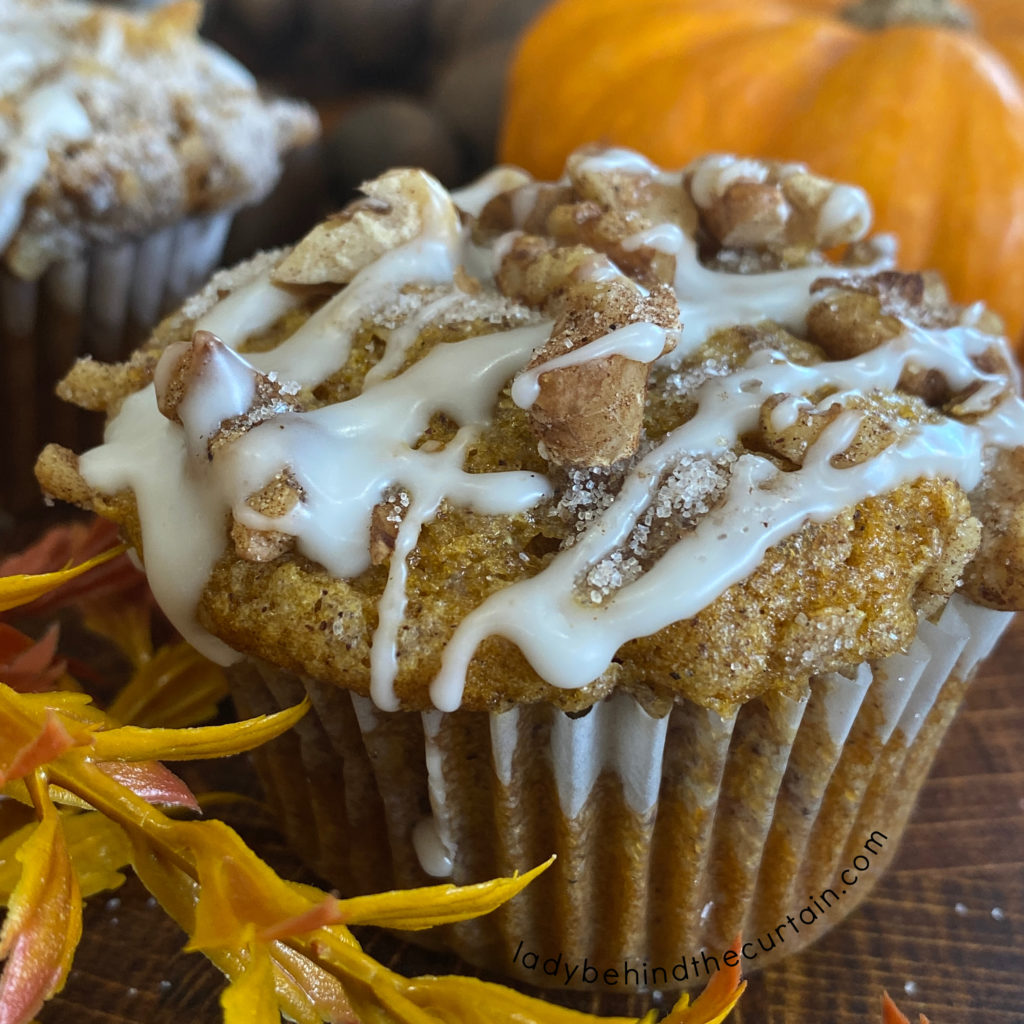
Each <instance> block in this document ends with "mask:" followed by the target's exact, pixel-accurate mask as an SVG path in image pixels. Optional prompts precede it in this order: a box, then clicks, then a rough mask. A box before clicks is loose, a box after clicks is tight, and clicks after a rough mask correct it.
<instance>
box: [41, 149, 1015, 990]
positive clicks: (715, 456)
mask: <svg viewBox="0 0 1024 1024" xmlns="http://www.w3.org/2000/svg"><path fill="white" fill-rule="evenodd" d="M365 193H366V194H365V197H364V198H363V199H361V200H359V201H357V202H355V203H353V204H352V205H351V206H349V207H348V208H347V209H345V210H343V211H342V212H341V213H340V214H338V215H337V216H335V217H333V218H331V219H329V220H328V221H326V222H325V223H323V224H321V225H319V226H318V227H316V228H315V229H314V230H313V231H312V232H311V233H310V234H309V235H308V236H307V237H306V238H305V239H303V240H302V241H301V242H300V243H299V244H298V245H296V246H295V247H293V248H291V249H287V250H281V251H276V252H271V253H267V254H264V255H262V256H260V257H258V258H257V259H255V260H252V261H250V262H248V263H246V264H243V265H241V266H239V267H237V268H235V269H233V270H230V271H225V272H222V273H220V274H218V275H217V276H215V277H214V278H213V280H212V281H211V282H210V284H209V285H208V286H207V287H206V288H205V289H204V290H203V291H202V292H201V293H199V294H198V295H197V296H196V297H194V298H193V299H190V300H189V301H188V302H186V303H185V304H184V306H183V307H182V308H181V310H180V311H179V312H178V313H176V314H174V315H173V316H171V317H170V318H168V319H167V320H165V321H164V322H163V323H162V324H161V325H160V327H159V328H158V329H157V331H156V332H155V334H154V336H153V337H152V339H151V340H150V341H149V342H148V343H147V344H146V345H145V346H144V347H143V348H142V349H141V350H139V352H137V353H136V354H135V355H134V356H133V357H132V358H131V359H130V360H129V361H128V362H126V363H122V364H120V365H115V366H101V365H99V364H97V363H94V362H86V363H82V364H79V366H77V367H76V368H75V369H74V370H73V371H72V372H71V374H69V376H68V377H67V378H66V379H65V381H64V383H63V385H62V390H63V393H64V394H65V395H66V396H67V397H68V398H70V399H71V400H73V401H76V402H78V403H79V404H81V405H84V406H85V407H87V408H92V409H105V410H106V411H107V413H108V415H109V417H110V419H109V424H108V427H107V432H106V437H105V443H104V444H103V445H102V446H101V447H99V448H97V449H94V450H92V451H90V452H87V453H86V454H84V455H82V456H81V457H79V456H77V455H75V454H73V453H72V452H70V451H68V450H66V449H62V448H60V447H57V446H51V447H50V448H48V449H47V450H46V451H45V452H44V453H43V455H42V457H41V458H40V461H39V464H38V467H37V473H38V475H39V478H40V481H41V483H42V485H43V487H44V489H45V490H46V491H48V492H49V493H51V494H53V495H55V496H57V497H60V498H63V499H65V500H69V501H74V502H77V503H79V504H81V505H84V506H85V507H88V508H91V509H94V510H96V511H98V512H100V513H101V514H103V515H106V516H109V517H111V518H113V519H115V520H117V521H118V522H119V523H121V525H122V527H123V529H124V531H125V533H126V535H127V537H128V538H129V539H130V541H131V543H132V544H133V545H134V547H135V548H136V550H137V551H138V552H139V553H140V555H141V557H142V558H143V561H144V563H145V567H146V571H147V574H148V576H149V579H150V582H151V585H152V587H153V590H154V592H155V594H156V597H157V599H158V600H159V601H160V602H161V604H162V605H163V607H164V609H165V610H166V611H167V613H168V614H169V615H170V617H171V619H172V620H173V621H174V622H175V623H176V624H177V625H178V628H179V629H180V630H181V631H182V632H183V634H184V635H185V636H187V637H188V638H189V639H190V640H191V641H192V642H193V643H194V644H196V646H198V647H199V648H200V649H201V650H203V651H205V652H206V653H207V654H208V655H209V656H210V657H213V658H215V659H217V660H219V661H222V662H224V663H225V664H230V665H231V675H232V679H233V687H234V696H235V700H236V703H237V705H238V707H239V710H240V711H241V712H242V713H244V714H251V713H258V712H267V711H271V710H274V709H276V708H279V707H281V706H284V705H287V704H290V703H293V702H295V701H297V700H299V699H301V697H302V696H303V695H306V694H308V695H309V696H310V698H311V699H312V707H313V709H312V711H311V713H310V714H309V715H307V716H306V718H305V719H304V720H303V721H302V722H301V723H300V725H299V727H298V728H297V729H296V730H295V732H294V734H292V735H290V736H288V737H283V738H282V739H280V740H278V741H275V743H274V744H273V745H272V746H270V747H268V748H267V749H266V750H265V751H264V752H263V753H262V755H261V757H260V760H259V765H260V769H261V772H262V774H263V778H264V781H265V783H266V786H267V790H268V793H269V794H270V796H271V798H272V799H273V800H274V802H275V804H276V806H277V807H278V810H279V813H280V816H281V820H282V823H283V825H284V827H285V829H286V831H287V833H288V834H289V836H290V838H291V839H292V841H293V843H294V844H295V846H296V848H297V849H298V850H299V851H300V852H301V853H302V854H303V855H304V856H305V857H306V858H307V860H308V861H309V863H310V864H311V865H313V866H314V867H315V868H316V869H317V870H318V871H319V872H320V873H321V874H322V875H323V876H324V877H325V878H327V879H329V880H330V881H331V882H333V883H334V884H336V885H338V886H339V887H340V888H342V889H343V890H344V891H346V892H362V891H370V890H375V889H380V888H387V887H394V886H411V885H420V884H425V883H426V882H428V881H430V879H431V878H452V879H453V880H455V881H456V882H459V883H469V882H476V881H480V880H483V879H485V878H488V877H491V876H493V875H496V874H507V873H509V872H512V871H515V870H523V869H526V868H528V867H531V866H533V865H534V864H536V863H537V862H539V861H542V860H545V859H547V858H548V857H549V856H550V855H551V854H552V853H555V854H557V855H558V860H557V861H556V862H555V864H554V865H553V866H552V867H551V868H550V869H549V870H548V871H547V872H546V873H545V874H544V875H543V876H541V878H540V879H538V880H537V881H536V882H535V883H533V884H532V885H531V886H530V888H529V889H528V890H527V891H526V892H524V893H523V894H522V895H520V896H519V897H517V898H516V900H514V901H513V902H512V903H511V904H510V905H509V906H507V907H506V908H503V909H502V910H501V911H500V912H497V913H495V914H493V915H490V916H489V917H488V918H486V919H484V920H481V921H474V922H468V923H465V924H461V925H458V926H453V927H451V928H450V929H448V931H447V933H446V934H445V941H446V942H447V943H448V944H449V946H450V947H451V948H453V949H455V950H456V951H457V952H459V953H460V954H461V955H462V956H464V957H465V958H466V959H467V960H469V961H471V962H473V963H475V964H478V965H480V966H483V967H487V968H490V969H492V970H495V971H498V972H501V973H503V974H509V975H512V976H514V977H517V978H519V979H520V980H523V981H527V982H534V983H540V984H544V983H547V984H553V985H558V986H560V987H569V988H573V987H581V986H582V987H588V986H589V987H594V986H597V987H601V986H604V987H607V988H612V989H616V990H618V991H622V990H623V987H625V988H633V989H637V988H646V987H657V988H665V987H673V986H678V985H680V984H689V983H698V984H702V983H703V982H704V980H705V979H706V972H707V971H708V970H710V967H709V964H710V963H711V960H712V958H715V959H714V962H715V963H716V964H718V963H720V962H721V960H722V957H723V955H724V951H725V950H726V949H727V948H728V946H729V945H730V943H731V942H732V941H733V939H734V938H735V936H736V935H737V934H738V933H741V932H742V935H743V936H744V938H745V940H746V941H745V942H744V944H743V946H742V947H741V948H742V956H743V958H744V959H743V963H744V967H745V968H746V969H754V968H757V967H762V966H765V965H766V964H768V963H770V962H771V961H772V959H773V958H775V957H777V956H780V955H782V953H783V952H784V951H790V952H792V951H793V950H795V949H798V948H800V947H801V946H802V945H803V944H804V943H806V942H807V941H810V940H811V939H813V938H815V937H816V936H817V935H820V934H821V932H822V931H823V930H824V929H825V928H827V927H828V926H830V925H832V924H835V923H836V922H837V921H838V920H839V919H840V918H841V917H842V916H843V915H844V914H845V913H847V912H848V911H849V910H850V909H852V908H853V907H854V906H855V905H856V904H857V902H858V901H859V899H861V898H863V896H864V895H865V894H866V893H867V891H869V889H870V885H871V882H872V881H873V880H874V879H876V878H877V877H878V876H879V874H880V872H881V866H882V864H883V863H884V862H885V861H887V860H888V859H889V858H891V856H892V855H893V853H894V852H895V849H896V847H897V844H898V839H899V835H900V832H901V829H902V827H903V824H904V823H905V821H906V818H907V816H908V814H909V813H910V810H911V808H912V806H913V803H914V799H915V796H916V793H917V790H918V787H919V786H920V784H921V782H922V781H923V778H924V775H925V773H926V771H927V768H928V765H929V763H930V760H931V758H932V755H933V754H934V752H935V749H936V746H937V744H938V741H939V739H940V737H941V735H942V733H943V731H944V729H945V727H946V725H947V724H948V722H949V720H950V718H951V716H952V715H953V713H954V711H955V709H956V707H957V705H958V703H959V701H960V699H961V697H962V695H963V692H964V689H965V687H966V685H967V682H968V680H969V678H970V676H971V674H972V672H973V670H974V668H975V666H976V665H977V664H978V662H979V661H980V660H981V658H983V657H984V656H985V654H986V653H987V652H988V651H989V650H990V649H991V647H992V645H993V644H994V643H995V641H996V639H997V637H998V635H999V633H1000V632H1001V630H1002V629H1003V628H1004V627H1005V626H1006V624H1007V622H1008V620H1009V618H1010V611H1011V610H1012V609H1015V608H1016V607H1018V606H1019V605H1020V603H1021V599H1022V597H1024V594H1022V593H1021V583H1020V582H1019V581H1020V580H1021V578H1022V576H1021V573H1020V569H1021V562H1022V545H1021V536H1020V529H1019V522H1020V509H1021V501H1022V498H1024V494H1022V489H1021V486H1020V484H1019V479H1020V468H1021V464H1022V459H1024V452H1022V449H1021V448H1020V447H1018V441H1019V439H1020V438H1021V437H1024V434H1022V433H1021V430H1022V427H1024V403H1022V401H1021V398H1020V395H1019V383H1018V378H1017V374H1016V370H1015V369H1014V367H1013V364H1012V361H1011V357H1010V355H1009V353H1008V350H1007V347H1006V344H1005V342H1004V341H1003V340H1002V339H1001V337H1000V336H999V324H998V321H997V320H995V318H994V317H992V316H991V315H990V314H988V313H987V312H986V311H985V310H984V309H983V308H982V307H980V306H971V307H961V306H958V305H955V304H953V303H952V302H951V301H950V300H949V298H948V296H947V294H946V292H945V290H944V288H943V286H942V283H941V282H940V281H939V280H937V279H936V278H934V277H931V276H927V275H925V276H922V275H918V274H907V273H902V272H899V271H897V270H895V269H894V266H893V259H894V254H893V244H892V242H891V241H890V240H887V239H876V240H868V239H866V236H867V232H868V229H869V226H870V210H869V206H868V203H867V200H866V197H865V196H864V194H863V193H862V192H861V191H860V190H859V189H856V188H853V187H851V186H846V185H837V184H834V183H832V182H830V181H827V180H824V179H822V178H819V177H817V176H815V175H813V174H811V173H810V172H808V171H807V170H806V169H805V168H803V167H801V166H799V165H793V164H776V163H771V162H760V161H752V160H743V159H738V158H733V157H725V156H717V157H708V158H706V159H704V160H701V161H698V162H697V163H695V164H693V165H692V166H690V167H687V168H685V169H684V170H682V171H675V172H668V171H663V170H661V169H659V168H657V167H655V166H653V165H651V164H650V163H649V162H648V161H646V160H645V159H643V158H642V157H640V156H639V155H637V154H635V153H631V152H627V151H622V150H588V151H582V152H579V153H577V154H574V155H573V156H572V157H571V158H570V159H569V161H568V164H567V167H566V173H565V176H564V177H563V179H562V180H561V181H559V182H557V183H543V182H535V181H532V180H530V179H529V178H528V177H527V176H526V175H525V174H523V173H522V172H519V171H515V170H512V169H501V168H499V169H497V170H495V171H494V172H492V173H491V174H489V175H487V176H486V177H485V178H484V179H482V180H481V181H480V182H478V183H477V184H475V185H474V186H472V187H470V188H467V189H465V190H462V191H460V192H458V193H455V194H453V195H449V194H448V193H446V192H445V191H444V190H443V189H442V188H441V187H440V186H439V185H438V184H437V182H436V181H434V180H433V179H431V178H430V177H429V176H428V175H426V174H424V173H422V172H418V171H414V170H398V171H394V172H390V173H388V174H386V175H384V176H382V177H381V178H378V179H377V180H375V181H373V182H371V183H369V184H368V185H367V186H365ZM837 249H840V250H841V251H842V252H843V256H842V259H841V261H840V262H839V263H834V264H833V263H829V262H827V261H826V259H825V256H824V255H823V253H824V251H825V250H829V251H835V250H837ZM865 858H870V863H871V866H872V870H871V872H870V873H865V872H864V871H860V872H859V874H860V875H861V876H862V881H861V882H860V884H858V885H857V886H856V888H853V883H852V882H850V880H849V879H850V875H851V874H852V873H853V871H854V867H851V865H854V866H855V867H860V866H861V862H862V861H863V860H864V859H865ZM784 930H785V934H783V931H784ZM787 939H788V940H789V941H786V940H787ZM739 955H740V954H733V956H739ZM546 965H554V967H553V969H552V970H550V971H549V970H548V969H547V966H546ZM563 971H564V976H563Z"/></svg>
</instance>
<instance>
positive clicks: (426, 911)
mask: <svg viewBox="0 0 1024 1024" xmlns="http://www.w3.org/2000/svg"><path fill="white" fill-rule="evenodd" d="M554 860H555V858H554V857H551V858H550V859H549V860H547V861H545V862H544V863H543V864H538V865H537V867H535V868H533V869H532V870H531V871H527V872H526V874H525V875H516V876H515V877H513V878H495V879H493V880H491V881H489V882H481V883H479V884H478V885H464V886H455V885H451V884H450V883H449V884H447V885H431V886H426V887H424V888H422V889H405V890H399V891H394V892H384V893H378V894H376V895H373V896H355V897H352V898H351V899H346V900H342V901H341V903H342V906H343V908H344V910H343V914H344V916H343V918H342V919H343V920H344V921H345V923H346V924H373V925H376V926H378V927H380V928H395V929H398V930H399V931H420V930H422V929H424V928H434V927H436V926H438V925H442V924H452V923H454V922H456V921H465V920H467V919H468V918H471V917H480V916H481V915H482V914H489V913H490V912H491V911H492V910H495V909H496V908H498V907H500V906H501V905H502V904H503V903H506V902H507V901H508V900H510V899H511V898H512V897H513V896H515V895H516V893H518V892H520V891H521V890H522V889H525V888H526V886H527V885H529V884H530V882H532V881H533V880H534V879H535V878H536V877H537V875H539V874H540V873H541V872H542V871H545V870H546V869H547V868H549V867H550V866H551V865H552V864H553V863H554Z"/></svg>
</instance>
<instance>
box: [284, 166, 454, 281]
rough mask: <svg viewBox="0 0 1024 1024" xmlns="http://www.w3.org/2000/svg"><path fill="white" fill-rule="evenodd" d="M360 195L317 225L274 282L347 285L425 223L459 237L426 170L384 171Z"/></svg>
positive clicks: (447, 203) (445, 200)
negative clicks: (359, 197)
mask: <svg viewBox="0 0 1024 1024" xmlns="http://www.w3.org/2000/svg"><path fill="white" fill-rule="evenodd" d="M362 190H363V192H364V193H365V196H364V197H363V198H361V199H356V200H354V201H353V202H351V203H349V205H348V206H346V207H345V208H344V209H343V210H341V212H339V213H337V214H335V215H334V216H333V217H329V218H328V219H327V220H325V221H323V222H322V223H321V224H318V225H317V226H316V227H315V228H314V229H313V230H312V231H311V232H310V233H309V234H308V235H306V237H305V238H303V239H302V241H301V242H299V243H298V245H296V246H295V248H294V249H292V251H291V252H290V253H289V254H288V255H287V256H286V257H285V258H284V259H283V260H282V261H281V262H280V263H279V264H278V266H277V267H276V268H275V270H274V273H273V279H274V280H275V281H276V282H278V283H279V284H347V283H348V282H349V281H351V280H352V278H353V277H355V276H356V274H357V273H359V271H360V270H362V269H363V268H364V267H367V266H369V265H370V264H371V263H373V262H375V261H376V260H378V259H379V258H380V257H381V256H383V255H384V253H386V252H389V251H390V250H392V249H397V248H398V247H399V246H402V245H405V244H406V243H407V242H410V241H412V239H413V238H415V237H416V236H417V235H419V234H420V233H421V232H423V231H424V229H425V228H426V226H427V224H428V223H430V224H431V226H432V229H433V230H435V231H440V232H441V233H442V234H447V235H448V236H449V237H451V238H452V239H454V238H456V237H457V236H458V232H459V214H458V211H457V210H456V208H455V205H454V204H453V203H452V201H451V199H450V198H449V197H448V195H447V193H445V192H444V191H443V190H442V189H441V187H440V186H439V185H438V184H437V182H436V181H435V180H434V179H433V178H432V177H431V176H430V175H429V174H427V173H426V171H420V170H409V169H406V168H402V169H399V170H394V171H388V172H387V173H386V174H382V175H381V176H380V177H379V178H375V179H374V180H373V181H369V182H367V183H366V184H365V185H363V186H362Z"/></svg>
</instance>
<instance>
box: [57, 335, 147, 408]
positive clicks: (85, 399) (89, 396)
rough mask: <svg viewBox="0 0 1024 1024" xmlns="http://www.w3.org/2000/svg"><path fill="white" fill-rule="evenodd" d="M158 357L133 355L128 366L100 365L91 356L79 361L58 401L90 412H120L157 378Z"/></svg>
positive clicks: (63, 384) (61, 387)
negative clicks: (130, 398)
mask: <svg viewBox="0 0 1024 1024" xmlns="http://www.w3.org/2000/svg"><path fill="white" fill-rule="evenodd" d="M156 361H157V353H154V352H152V351H145V350H143V351H140V352H134V353H132V356H131V358H130V359H129V360H128V361H127V362H124V363H99V362H97V361H96V360H95V359H93V358H92V357H91V356H85V357H83V358H82V359H79V360H77V362H75V364H74V365H73V366H72V367H71V369H70V370H69V371H68V372H67V374H66V375H65V376H64V379H63V380H61V381H60V383H59V384H58V385H57V397H58V398H61V399H63V400H64V401H65V402H72V403H73V404H74V405H77V406H78V407H79V408H80V409H88V410H89V411H90V412H108V413H112V412H114V411H116V409H117V407H118V406H119V405H120V404H121V402H122V401H123V400H124V399H125V398H127V397H128V396H129V395H130V394H133V393H134V392H136V391H138V390H139V389H140V388H143V387H145V386H146V385H147V384H148V383H149V382H150V380H151V379H152V377H153V367H154V366H155V365H156Z"/></svg>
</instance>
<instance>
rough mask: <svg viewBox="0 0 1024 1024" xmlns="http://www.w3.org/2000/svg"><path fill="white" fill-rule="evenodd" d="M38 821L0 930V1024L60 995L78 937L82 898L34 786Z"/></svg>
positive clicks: (51, 811)
mask: <svg viewBox="0 0 1024 1024" xmlns="http://www.w3.org/2000/svg"><path fill="white" fill-rule="evenodd" d="M36 792H37V796H38V797H39V799H38V810H39V812H40V813H41V815H42V820H41V821H40V822H39V824H38V825H37V826H36V827H35V829H34V830H33V832H32V835H31V836H30V837H29V838H28V839H27V840H26V841H25V842H24V843H23V844H22V846H21V848H20V849H19V850H18V853H17V859H18V860H19V861H20V863H21V864H22V873H21V878H20V879H19V880H18V884H17V886H16V887H15V889H14V892H13V893H12V895H11V899H10V906H9V909H8V912H7V918H6V919H5V921H4V925H3V930H2V931H0V958H6V961H7V962H6V964H5V965H4V970H3V975H2V976H0V1024H27V1022H28V1021H30V1020H31V1019H32V1018H33V1016H34V1015H35V1014H36V1012H37V1011H38V1010H39V1008H40V1007H41V1006H42V1005H43V1003H44V1002H45V1001H46V1000H47V999H48V998H49V997H50V996H51V995H53V994H54V993H55V992H59V991H60V990H61V988H62V987H63V985H64V982H65V980H66V979H67V975H68V971H69V970H70V969H71V958H72V956H73V955H74V951H75V947H76V946H77V945H78V940H79V938H80V937H81V934H82V898H81V894H80V892H79V888H78V881H77V879H76V877H75V872H74V870H73V868H72V866H71V858H70V857H69V855H68V850H67V846H66V844H65V842H64V833H63V831H62V830H61V827H60V819H59V817H58V815H57V811H56V809H55V808H54V806H53V804H52V803H50V801H49V799H47V798H46V797H45V787H44V786H42V785H41V784H39V785H38V786H37V787H36Z"/></svg>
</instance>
